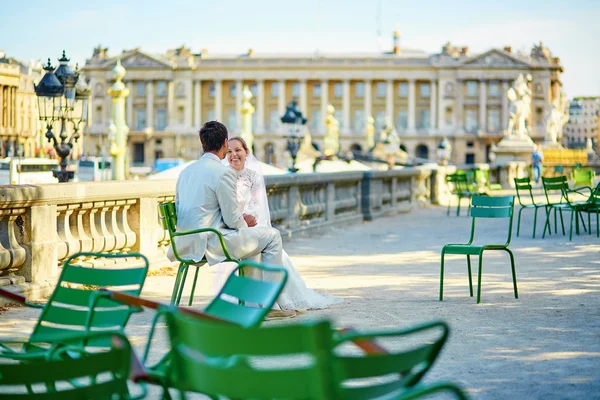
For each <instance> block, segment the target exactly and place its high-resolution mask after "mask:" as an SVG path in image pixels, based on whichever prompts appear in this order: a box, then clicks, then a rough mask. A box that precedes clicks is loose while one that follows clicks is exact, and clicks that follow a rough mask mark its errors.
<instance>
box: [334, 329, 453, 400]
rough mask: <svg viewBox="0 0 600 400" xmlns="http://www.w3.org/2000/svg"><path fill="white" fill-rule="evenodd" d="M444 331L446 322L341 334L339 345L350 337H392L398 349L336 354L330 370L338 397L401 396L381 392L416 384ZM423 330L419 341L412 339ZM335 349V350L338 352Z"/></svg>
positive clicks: (442, 340) (348, 399) (444, 336)
mask: <svg viewBox="0 0 600 400" xmlns="http://www.w3.org/2000/svg"><path fill="white" fill-rule="evenodd" d="M428 332H434V334H435V337H434V338H432V337H431V336H432V335H431V334H430V333H428ZM448 332H449V328H448V325H447V324H445V323H444V322H441V321H440V322H433V323H428V324H424V325H420V326H416V327H413V328H410V329H408V330H404V331H383V332H371V333H361V332H357V333H356V334H350V335H347V336H345V337H344V340H343V341H342V342H341V344H343V343H347V342H349V341H350V340H353V341H357V340H374V339H386V340H388V341H389V340H392V339H395V340H394V341H393V342H391V344H401V346H399V347H401V350H396V351H393V350H392V349H390V348H389V346H385V347H386V350H387V354H376V355H375V354H372V355H365V354H363V353H358V354H350V355H345V354H344V355H341V354H337V355H336V356H335V363H334V373H335V374H336V380H337V381H338V382H340V384H339V385H338V391H339V395H338V398H340V399H345V400H353V399H372V398H379V397H382V398H402V396H398V397H391V396H385V395H389V394H391V393H394V392H397V391H402V390H406V389H407V388H410V387H411V386H414V385H415V384H417V383H418V382H419V381H420V380H421V378H422V377H423V375H425V373H426V372H427V371H428V370H429V369H430V368H431V367H432V365H433V363H434V362H435V360H436V358H437V356H438V354H439V353H440V351H441V349H442V347H443V346H444V343H445V342H446V339H447V338H448ZM423 333H426V334H425V335H422V336H423V339H422V340H418V339H417V338H415V339H413V337H414V336H416V335H417V334H423ZM407 336H410V337H408V338H407ZM394 342H395V343H394ZM380 345H381V344H380ZM394 347H396V346H394ZM339 350H340V349H336V351H337V352H338V353H341V351H339Z"/></svg>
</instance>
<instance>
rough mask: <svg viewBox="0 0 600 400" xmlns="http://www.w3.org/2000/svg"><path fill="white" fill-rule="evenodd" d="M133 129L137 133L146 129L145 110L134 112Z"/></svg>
mask: <svg viewBox="0 0 600 400" xmlns="http://www.w3.org/2000/svg"><path fill="white" fill-rule="evenodd" d="M135 127H136V128H137V130H138V131H143V130H144V129H145V128H146V110H145V109H143V108H140V109H137V110H135Z"/></svg>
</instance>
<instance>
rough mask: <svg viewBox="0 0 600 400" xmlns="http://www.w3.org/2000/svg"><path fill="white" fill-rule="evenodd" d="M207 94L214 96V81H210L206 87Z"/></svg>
mask: <svg viewBox="0 0 600 400" xmlns="http://www.w3.org/2000/svg"><path fill="white" fill-rule="evenodd" d="M208 95H209V96H210V97H215V83H214V82H212V83H211V84H210V86H209V87H208ZM211 121H212V120H211Z"/></svg>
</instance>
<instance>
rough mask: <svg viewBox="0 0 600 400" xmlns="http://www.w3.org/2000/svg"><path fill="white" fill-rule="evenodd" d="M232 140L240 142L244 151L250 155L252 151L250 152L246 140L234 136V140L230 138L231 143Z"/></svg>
mask: <svg viewBox="0 0 600 400" xmlns="http://www.w3.org/2000/svg"><path fill="white" fill-rule="evenodd" d="M232 140H237V141H238V142H240V143H241V144H242V147H243V148H244V150H246V154H250V150H248V145H247V144H246V141H245V140H244V139H242V138H241V137H239V136H234V137H232V138H229V141H230V142H231V141H232Z"/></svg>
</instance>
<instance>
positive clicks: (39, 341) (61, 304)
mask: <svg viewBox="0 0 600 400" xmlns="http://www.w3.org/2000/svg"><path fill="white" fill-rule="evenodd" d="M80 257H87V258H89V257H97V258H107V259H116V258H125V257H127V258H138V259H140V261H141V264H142V265H140V266H138V267H127V268H120V267H118V266H110V267H93V268H92V267H82V266H78V265H75V264H74V260H77V259H78V258H80ZM147 273H148V259H147V258H146V257H145V256H143V255H141V254H138V253H129V254H104V253H77V254H74V255H72V256H71V257H69V258H68V259H67V260H66V261H65V262H64V265H63V268H62V272H61V274H60V277H59V279H58V283H57V284H56V288H55V289H54V292H53V293H52V295H51V296H50V299H49V300H48V302H47V303H46V304H45V305H37V304H31V303H28V302H27V301H25V299H24V298H22V296H19V295H15V294H14V293H10V292H9V293H6V291H2V292H0V295H2V296H6V297H10V298H11V299H13V300H18V301H21V302H23V303H24V304H26V305H28V306H31V307H36V308H42V312H41V313H40V316H39V319H38V321H37V323H36V325H35V327H34V328H33V332H32V333H31V336H30V337H29V339H28V340H26V341H25V342H23V341H3V342H2V343H0V358H5V359H13V360H21V361H26V360H35V359H40V358H44V357H46V355H47V352H48V349H49V348H50V347H51V346H52V344H54V343H57V342H60V341H61V340H63V339H65V338H69V337H71V336H73V335H82V334H85V333H89V334H91V333H94V332H117V333H122V332H123V330H124V327H125V324H126V323H127V321H128V320H129V317H130V315H131V313H132V312H134V311H138V309H134V308H132V307H128V306H124V305H123V304H121V303H117V302H114V301H112V300H110V299H108V298H107V296H106V294H105V293H102V292H100V291H96V290H93V289H95V288H97V287H110V288H111V290H113V291H117V292H122V293H126V294H131V295H134V296H138V295H139V294H140V292H141V291H142V287H143V286H144V281H145V279H146V274H147ZM19 297H21V299H19ZM109 345H110V344H109V343H108V342H107V341H106V340H105V338H102V337H100V338H95V337H90V338H86V339H83V340H82V341H81V347H82V348H84V347H85V348H93V347H97V348H103V347H110V346H109ZM18 346H20V348H18Z"/></svg>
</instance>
